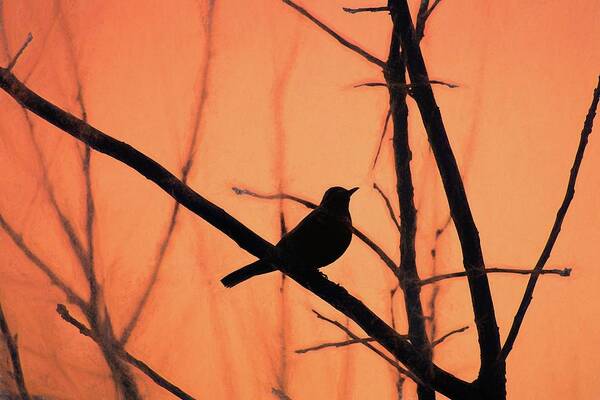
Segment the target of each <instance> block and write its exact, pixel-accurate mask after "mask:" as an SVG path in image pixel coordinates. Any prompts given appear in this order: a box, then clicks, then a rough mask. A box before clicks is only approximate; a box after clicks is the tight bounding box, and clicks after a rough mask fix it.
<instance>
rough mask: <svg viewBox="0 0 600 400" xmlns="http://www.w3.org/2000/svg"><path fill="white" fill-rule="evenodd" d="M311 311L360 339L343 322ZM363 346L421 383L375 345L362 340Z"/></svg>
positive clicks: (354, 337)
mask: <svg viewBox="0 0 600 400" xmlns="http://www.w3.org/2000/svg"><path fill="white" fill-rule="evenodd" d="M312 312H313V313H315V315H316V316H317V318H319V319H321V320H323V321H326V322H329V323H330V324H332V325H334V326H336V327H338V328H339V329H341V330H342V331H344V332H345V333H346V334H347V335H348V336H350V337H351V338H352V339H355V340H358V339H360V338H359V337H358V336H357V335H356V334H355V333H354V332H352V331H351V330H350V329H348V328H347V327H345V326H344V325H343V324H341V323H340V322H338V321H335V320H333V319H329V318H327V317H325V316H323V315H321V314H320V313H319V312H318V311H315V310H312ZM361 343H362V344H363V345H364V346H365V347H367V348H368V349H369V350H371V351H373V352H374V353H375V354H377V355H378V356H379V357H381V358H383V359H384V360H385V361H387V362H388V363H389V364H390V365H391V366H393V367H394V368H396V369H397V370H398V372H400V373H402V374H404V375H406V376H408V377H410V378H411V379H412V380H414V381H415V382H417V383H421V380H420V379H419V378H417V377H416V376H415V375H414V374H413V373H412V372H410V371H409V370H407V369H406V368H404V367H403V366H401V365H400V364H399V363H398V362H397V361H396V360H394V359H392V358H391V357H389V356H388V355H386V354H385V353H384V352H382V351H381V350H379V349H378V348H376V347H375V346H373V345H372V344H371V343H369V342H367V341H363V342H361Z"/></svg>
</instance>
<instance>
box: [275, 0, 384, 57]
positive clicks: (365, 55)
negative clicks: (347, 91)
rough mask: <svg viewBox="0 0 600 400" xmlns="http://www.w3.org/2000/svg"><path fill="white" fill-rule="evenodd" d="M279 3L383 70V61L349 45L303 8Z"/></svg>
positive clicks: (289, 0)
mask: <svg viewBox="0 0 600 400" xmlns="http://www.w3.org/2000/svg"><path fill="white" fill-rule="evenodd" d="M281 1H283V2H284V3H285V4H287V5H288V6H290V7H292V8H293V9H294V10H296V11H297V12H299V13H300V14H302V15H303V16H304V17H306V18H308V19H309V20H310V21H312V22H313V23H314V24H315V25H317V26H318V27H319V28H321V29H322V30H324V31H325V32H327V33H328V34H329V36H331V37H333V38H334V39H335V40H337V41H338V42H339V43H340V44H341V45H342V46H344V47H346V48H348V49H350V50H352V51H353V52H355V53H356V54H358V55H360V56H362V57H363V58H364V59H366V60H367V61H369V62H371V63H373V64H375V65H377V66H379V67H381V68H385V65H386V64H385V62H384V61H382V60H380V59H379V58H377V57H375V56H374V55H372V54H370V53H369V52H367V51H366V50H363V49H362V48H360V47H359V46H357V45H355V44H354V43H351V42H350V41H348V40H346V39H344V38H343V37H342V36H341V35H340V34H339V33H337V32H335V31H334V30H333V29H331V28H330V27H329V26H327V25H325V24H324V23H323V22H321V21H320V20H319V19H318V18H316V17H315V16H314V15H312V14H311V13H309V12H308V11H307V10H306V9H305V8H303V7H301V6H299V5H298V4H296V3H294V2H293V1H291V0H281Z"/></svg>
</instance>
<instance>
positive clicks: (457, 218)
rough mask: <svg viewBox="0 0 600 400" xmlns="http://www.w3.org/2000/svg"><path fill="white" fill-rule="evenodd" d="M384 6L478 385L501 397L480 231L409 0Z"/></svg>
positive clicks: (502, 388) (495, 334) (495, 329)
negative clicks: (446, 231) (460, 285)
mask: <svg viewBox="0 0 600 400" xmlns="http://www.w3.org/2000/svg"><path fill="white" fill-rule="evenodd" d="M389 7H390V9H391V10H392V12H391V14H392V18H393V19H394V20H395V21H397V23H396V24H395V25H396V26H398V28H399V29H398V37H399V39H400V41H401V48H402V51H403V53H404V55H405V57H404V59H405V60H406V68H407V70H408V74H409V76H410V81H411V83H412V84H416V85H414V86H413V89H412V97H413V98H414V99H415V101H416V103H417V106H418V108H419V112H420V114H421V118H422V120H423V125H424V127H425V130H426V132H427V136H428V139H429V143H430V145H431V149H432V151H433V154H434V156H435V159H436V162H437V166H438V169H439V171H440V175H441V177H442V182H443V184H444V190H445V192H446V197H447V199H448V204H449V207H450V212H451V215H452V219H453V221H454V225H455V227H456V231H457V233H458V236H459V239H460V243H461V250H462V253H463V261H464V266H465V270H466V271H468V272H469V274H468V275H467V276H468V278H467V279H468V281H469V288H470V294H471V301H472V303H473V313H474V316H475V325H476V327H477V334H478V342H479V350H480V355H481V368H480V371H479V376H478V378H477V386H478V387H479V388H480V389H481V390H482V393H481V394H482V396H484V397H485V396H488V394H489V395H490V396H491V398H496V397H497V396H498V398H500V397H501V396H503V395H504V393H505V391H506V389H505V383H506V382H505V369H506V368H505V365H504V364H498V363H497V362H496V361H497V358H498V355H499V353H500V334H499V331H498V325H497V322H496V315H495V311H494V303H493V301H492V295H491V291H490V287H489V282H488V279H487V275H485V274H476V272H477V271H481V270H483V269H484V268H485V262H484V259H483V253H482V250H481V243H480V241H479V233H478V231H477V227H476V225H475V221H474V219H473V215H472V213H471V208H470V206H469V202H468V199H467V195H466V192H465V188H464V184H463V181H462V178H461V176H460V171H459V169H458V164H457V162H456V158H455V157H454V153H453V152H452V147H451V146H450V142H449V140H448V135H447V133H446V128H445V126H444V122H443V120H442V115H441V112H440V109H439V107H438V105H437V102H436V100H435V96H434V94H433V90H432V88H431V85H430V84H423V83H426V82H427V81H429V80H430V79H429V74H428V73H427V68H426V66H425V61H424V59H423V54H422V53H421V49H420V47H419V43H418V41H417V40H416V37H415V30H414V26H413V22H412V17H411V14H410V9H409V6H408V2H407V1H406V0H390V3H389ZM393 36H394V35H393ZM492 394H493V396H492Z"/></svg>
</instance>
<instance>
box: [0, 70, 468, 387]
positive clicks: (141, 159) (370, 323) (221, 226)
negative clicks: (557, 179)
mask: <svg viewBox="0 0 600 400" xmlns="http://www.w3.org/2000/svg"><path fill="white" fill-rule="evenodd" d="M0 87H1V88H2V89H3V90H5V91H6V92H7V93H8V94H9V95H11V96H12V97H13V98H14V99H15V100H16V101H18V102H19V103H20V104H22V105H23V106H25V107H26V108H27V109H29V110H31V111H32V112H34V113H35V114H37V115H39V116H40V117H42V118H43V119H45V120H46V121H48V122H50V123H51V124H53V125H55V126H57V127H59V128H60V129H62V130H64V131H65V132H67V133H69V134H70V135H71V136H73V137H74V138H76V139H78V140H81V141H83V142H85V143H87V144H88V145H90V147H92V148H94V149H95V150H97V151H99V152H101V153H104V154H107V155H109V156H111V157H112V158H115V159H117V160H119V161H121V162H123V163H124V164H126V165H128V166H130V167H131V168H133V169H135V170H136V171H137V172H139V173H140V174H142V175H143V176H145V177H146V178H148V179H150V180H151V181H153V182H154V183H156V184H157V185H158V186H159V187H160V188H162V189H163V190H164V191H165V192H166V193H168V194H169V195H170V196H172V197H173V198H175V199H176V200H177V201H179V202H180V203H181V204H182V205H183V206H184V207H186V208H188V209H189V210H190V211H192V212H193V213H195V214H197V215H198V216H200V217H201V218H203V219H204V220H205V221H207V222H208V223H210V224H211V225H213V226H214V227H215V228H217V229H218V230H220V231H221V232H223V233H224V234H225V235H227V236H228V237H230V238H231V239H232V240H233V241H234V242H236V243H237V244H238V245H239V246H240V247H241V248H242V249H244V250H246V251H248V252H250V253H251V254H253V255H254V256H255V257H257V258H264V257H265V256H267V255H272V254H274V253H275V252H276V250H275V248H274V246H273V245H272V244H270V243H269V242H267V241H266V240H265V239H263V238H262V237H260V236H258V235H257V234H256V233H254V232H253V231H251V230H250V229H248V228H247V227H246V226H245V225H243V224H242V223H241V222H239V221H238V220H237V219H235V218H233V217H232V216H231V215H229V214H228V213H227V212H225V211H224V210H223V209H221V208H219V207H218V206H216V205H215V204H213V203H212V202H210V201H208V200H207V199H205V198H204V197H202V196H200V195H199V194H198V193H196V192H195V191H194V190H192V189H191V188H190V187H189V186H187V185H185V184H184V183H183V182H181V181H180V180H179V179H177V178H176V177H175V176H174V175H173V174H172V173H170V172H169V171H168V170H167V169H165V168H164V167H163V166H162V165H160V164H159V163H157V162H156V161H154V160H153V159H151V158H149V157H148V156H146V155H145V154H143V153H141V152H140V151H138V150H136V149H135V148H133V147H132V146H130V145H128V144H126V143H123V142H121V141H118V140H116V139H114V138H112V137H110V136H108V135H106V134H105V133H103V132H101V131H99V130H98V129H96V128H94V127H92V126H91V125H89V124H86V123H84V122H83V121H82V120H80V119H79V118H76V117H74V116H73V115H71V114H69V113H67V112H65V111H64V110H62V109H60V108H58V107H57V106H55V105H54V104H52V103H49V102H48V101H47V100H45V99H43V98H42V97H40V96H39V95H37V94H36V93H34V92H32V91H31V90H30V89H29V88H27V87H26V86H25V85H24V84H23V83H21V82H20V81H19V80H18V79H17V78H16V77H15V76H14V75H13V74H12V73H11V72H10V71H8V70H7V69H6V68H0ZM278 262H280V263H281V265H282V268H283V269H288V268H287V267H286V266H287V265H288V264H290V263H293V260H290V259H286V258H283V259H280V260H278ZM293 269H294V268H292V269H288V270H287V271H286V272H287V273H288V275H289V276H290V277H291V278H292V279H294V280H295V281H296V282H298V283H299V284H300V285H302V286H303V287H305V288H306V289H308V290H310V291H311V292H313V293H314V294H315V295H317V296H318V297H320V298H322V299H323V300H325V301H326V302H328V303H329V304H331V305H332V306H333V307H335V308H336V309H338V310H339V311H341V312H342V313H344V314H345V315H347V316H348V317H349V318H351V319H352V320H353V321H355V322H356V323H357V324H358V325H359V326H360V327H361V328H363V329H364V330H365V332H366V333H367V334H368V335H369V336H371V337H374V338H376V339H377V341H378V342H379V343H380V344H381V345H382V346H383V347H385V348H386V349H387V350H388V351H390V352H391V353H392V354H394V356H395V357H397V359H398V360H399V361H401V362H402V363H403V364H405V365H406V366H407V367H409V368H410V369H411V370H414V371H422V370H423V368H424V367H425V366H427V365H429V363H428V362H427V361H426V360H424V359H423V357H422V355H421V354H420V352H419V351H417V350H416V349H415V348H414V346H413V345H411V344H410V343H409V342H407V341H406V340H403V339H402V338H400V337H399V336H398V333H397V332H395V331H394V330H393V329H392V328H391V327H389V326H388V325H387V324H386V323H385V322H384V321H382V320H381V319H380V318H379V317H378V316H377V315H375V314H374V313H373V312H372V311H371V310H370V309H369V308H367V307H366V306H365V305H364V304H363V303H362V302H361V301H359V300H358V299H356V298H355V297H353V296H351V295H350V294H349V293H348V292H347V291H346V289H344V288H343V287H341V286H339V285H337V284H335V283H333V282H330V281H329V280H327V279H326V278H324V277H323V276H321V275H320V274H318V273H316V274H302V275H298V274H295V273H293ZM433 370H434V374H433V379H432V381H431V382H429V384H430V385H431V386H432V387H434V388H435V389H436V390H438V391H439V392H440V393H442V394H445V395H446V396H448V397H455V398H469V397H472V395H473V389H472V386H471V385H470V384H469V383H467V382H465V381H463V380H461V379H458V378H457V377H455V376H453V375H452V374H450V373H448V372H446V371H444V370H442V369H441V368H439V367H438V366H436V365H433Z"/></svg>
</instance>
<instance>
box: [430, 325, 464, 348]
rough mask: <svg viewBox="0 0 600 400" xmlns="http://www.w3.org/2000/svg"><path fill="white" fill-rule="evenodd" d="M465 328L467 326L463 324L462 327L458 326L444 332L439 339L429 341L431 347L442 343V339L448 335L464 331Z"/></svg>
mask: <svg viewBox="0 0 600 400" xmlns="http://www.w3.org/2000/svg"><path fill="white" fill-rule="evenodd" d="M467 329H469V327H468V326H463V327H462V328H458V329H455V330H453V331H450V332H448V333H446V334H445V335H443V336H442V337H440V338H439V339H436V340H434V341H433V342H431V347H435V346H437V345H438V344H440V343H442V342H443V341H444V340H446V339H448V338H449V337H450V336H452V335H455V334H457V333H461V332H464V331H466V330H467Z"/></svg>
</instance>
